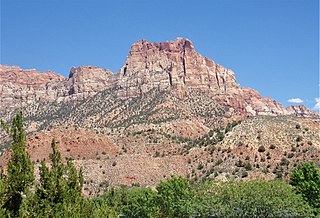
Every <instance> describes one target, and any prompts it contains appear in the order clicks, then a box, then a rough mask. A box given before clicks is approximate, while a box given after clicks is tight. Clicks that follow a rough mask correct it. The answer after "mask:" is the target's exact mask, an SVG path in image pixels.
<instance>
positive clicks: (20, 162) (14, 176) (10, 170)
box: [1, 112, 34, 216]
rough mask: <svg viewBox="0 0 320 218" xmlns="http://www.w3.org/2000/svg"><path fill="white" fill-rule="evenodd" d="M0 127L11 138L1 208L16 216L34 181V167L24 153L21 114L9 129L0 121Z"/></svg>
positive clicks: (24, 143) (24, 137)
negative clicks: (9, 156) (0, 126)
mask: <svg viewBox="0 0 320 218" xmlns="http://www.w3.org/2000/svg"><path fill="white" fill-rule="evenodd" d="M1 124H2V127H3V128H4V129H5V130H6V131H7V133H8V134H10V135H11V137H12V141H13V142H12V145H11V159H10V160H9V162H8V164H7V176H6V179H5V183H6V191H5V193H4V197H3V198H4V201H5V202H4V205H3V207H4V208H5V209H7V210H8V211H10V213H12V214H13V216H17V214H18V212H19V209H20V206H21V203H22V199H23V197H24V196H25V195H26V194H27V192H28V191H29V189H30V187H31V185H32V184H33V181H34V168H33V167H34V166H33V163H32V162H31V160H30V156H29V154H28V152H27V151H26V135H25V131H24V128H23V118H22V112H20V113H18V114H17V115H16V116H15V117H14V118H13V121H12V125H11V127H9V126H8V125H6V124H5V123H4V122H3V121H1Z"/></svg>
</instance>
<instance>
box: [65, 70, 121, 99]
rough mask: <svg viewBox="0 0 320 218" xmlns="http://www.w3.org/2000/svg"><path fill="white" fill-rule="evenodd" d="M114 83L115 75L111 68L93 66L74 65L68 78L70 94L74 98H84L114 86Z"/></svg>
mask: <svg viewBox="0 0 320 218" xmlns="http://www.w3.org/2000/svg"><path fill="white" fill-rule="evenodd" d="M114 83H115V76H114V74H113V73H112V71H110V70H107V69H103V68H99V67H91V66H83V67H73V68H71V70H70V74H69V79H68V84H69V95H70V96H71V97H72V98H73V99H84V98H87V97H89V96H92V95H94V94H96V93H97V92H99V91H101V90H104V89H109V88H112V87H113V86H114Z"/></svg>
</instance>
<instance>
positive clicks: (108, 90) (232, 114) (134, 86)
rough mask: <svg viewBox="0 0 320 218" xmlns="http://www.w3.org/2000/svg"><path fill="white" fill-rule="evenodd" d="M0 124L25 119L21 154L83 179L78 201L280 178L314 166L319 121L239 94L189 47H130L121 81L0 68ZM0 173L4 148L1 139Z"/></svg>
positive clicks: (301, 110)
mask: <svg viewBox="0 0 320 218" xmlns="http://www.w3.org/2000/svg"><path fill="white" fill-rule="evenodd" d="M0 103H1V104H0V119H3V120H5V121H7V122H10V120H11V118H12V117H13V116H14V114H15V113H16V112H18V111H19V110H20V109H21V110H22V111H23V114H24V117H25V126H26V130H27V133H28V151H29V153H30V155H31V158H32V160H33V161H34V162H35V163H36V169H37V167H38V165H39V162H40V161H41V160H48V155H49V152H50V141H51V140H52V138H55V139H56V140H57V143H58V148H59V150H60V151H61V152H62V156H63V158H68V157H71V158H73V159H74V161H75V163H76V165H77V166H78V167H82V168H83V169H84V176H85V180H86V182H85V189H84V192H85V194H86V195H89V196H90V195H91V196H92V195H98V194H101V193H102V192H103V190H105V189H106V188H108V187H109V186H115V185H132V184H134V183H139V184H141V185H150V186H154V185H156V184H157V183H158V182H159V181H160V180H162V179H165V178H167V177H169V176H170V175H182V176H185V177H187V178H189V179H190V180H194V181H197V180H201V179H206V178H211V179H222V180H226V179H229V178H234V179H247V178H254V177H257V176H259V177H261V176H262V177H266V178H274V177H284V178H286V176H287V175H288V173H289V172H290V171H291V169H292V167H294V166H295V165H296V164H297V163H298V162H299V161H305V160H313V161H315V162H316V163H317V164H320V159H319V158H320V155H319V154H320V138H319V137H320V136H319V132H320V127H319V125H320V123H319V120H320V119H319V113H316V112H314V111H311V110H309V109H307V108H306V107H304V106H292V107H289V108H285V107H283V106H282V105H281V104H279V103H277V102H276V101H274V100H273V99H271V98H264V97H262V96H261V95H260V94H259V93H258V92H257V91H255V90H252V89H250V88H244V87H241V86H240V85H239V84H237V83H236V79H235V75H234V73H233V72H232V71H231V70H229V69H226V68H224V67H222V66H220V65H218V64H216V63H215V62H214V61H212V60H210V59H208V58H205V57H203V56H202V55H200V54H199V53H197V52H196V50H195V49H194V46H193V44H192V42H191V41H190V40H187V39H181V38H178V39H177V40H176V41H172V42H163V43H150V42H146V41H144V40H141V41H139V42H137V43H135V44H133V45H132V47H131V50H130V52H129V55H128V57H127V59H126V62H125V64H124V66H123V67H122V68H121V70H120V72H118V73H115V74H114V73H112V72H111V71H109V70H106V69H103V68H99V67H91V66H82V67H77V68H72V69H71V71H70V75H69V78H64V77H62V76H60V75H58V74H55V73H52V72H43V73H40V72H37V71H36V70H23V69H21V68H19V67H11V66H4V65H1V66H0ZM0 143H1V144H0V149H1V154H2V156H1V157H0V165H1V167H4V168H5V164H6V161H7V160H8V158H10V150H8V149H7V148H8V146H9V144H10V138H9V137H8V136H7V135H6V134H5V132H4V131H3V130H2V129H1V130H0Z"/></svg>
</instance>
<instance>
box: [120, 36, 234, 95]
mask: <svg viewBox="0 0 320 218" xmlns="http://www.w3.org/2000/svg"><path fill="white" fill-rule="evenodd" d="M118 87H119V96H121V97H128V96H136V95H139V94H141V93H145V92H147V91H148V90H150V89H152V88H158V89H159V90H164V89H168V88H177V89H178V90H181V91H182V92H183V90H184V88H185V87H191V88H196V89H201V90H203V91H212V92H214V93H215V94H217V95H220V94H226V93H228V92H231V91H232V90H235V89H237V88H238V87H239V85H238V84H237V83H236V80H235V76H234V73H233V72H232V71H231V70H228V69H226V68H224V67H222V66H220V65H218V64H216V63H214V62H213V61H212V60H210V59H208V58H205V57H203V56H201V55H200V54H199V53H197V52H196V51H195V49H194V47H193V44H192V42H191V41H189V40H187V39H182V38H177V40H176V41H172V42H162V43H150V42H147V41H145V40H141V41H138V42H137V43H135V44H133V45H132V47H131V50H130V52H129V55H128V57H127V60H126V63H125V65H124V66H123V67H122V68H121V70H120V76H119V81H118Z"/></svg>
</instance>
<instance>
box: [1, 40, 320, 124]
mask: <svg viewBox="0 0 320 218" xmlns="http://www.w3.org/2000/svg"><path fill="white" fill-rule="evenodd" d="M110 88H114V91H115V93H116V94H117V96H118V97H119V98H128V97H134V96H141V95H142V94H145V93H147V92H148V91H150V90H153V89H157V90H159V91H163V90H174V91H173V92H172V93H173V94H174V95H176V97H178V98H181V99H183V98H185V97H186V95H187V93H188V92H187V90H188V89H196V90H198V91H201V92H202V93H203V94H204V95H207V96H210V97H211V98H212V100H213V101H217V102H219V103H220V104H222V105H223V106H226V107H227V108H229V112H228V116H238V117H245V116H247V115H253V116H255V115H297V116H302V117H310V118H312V117H317V118H318V117H319V115H318V114H317V113H314V112H312V111H310V110H308V109H307V108H302V107H291V108H288V109H286V108H285V107H283V106H282V105H281V104H279V103H277V102H276V101H274V100H272V99H270V98H264V97H262V96H261V95H260V94H259V93H258V92H256V91H255V90H252V89H249V88H243V87H241V86H240V85H239V84H238V83H237V82H236V79H235V75H234V73H233V72H232V70H230V69H226V68H224V67H222V66H220V65H219V64H216V63H215V62H214V61H212V60H210V59H208V58H206V57H203V56H202V55H200V54H199V53H197V52H196V50H195V49H194V46H193V44H192V42H191V41H190V40H187V39H182V38H177V39H176V40H175V41H170V42H161V43H156V42H154V43H150V42H147V41H145V40H140V41H138V42H136V43H134V44H133V45H132V47H131V49H130V52H129V54H128V56H127V59H126V62H125V64H124V65H123V67H122V68H121V70H120V72H119V73H117V74H113V73H112V72H111V71H110V70H107V69H103V68H99V67H92V66H81V67H74V68H72V69H71V70H70V75H69V78H64V77H62V76H60V75H58V74H55V73H53V72H50V71H49V72H37V71H36V70H33V69H32V70H23V69H21V68H19V67H11V66H4V65H0V103H1V104H0V115H3V114H5V113H6V112H7V111H12V109H15V108H19V107H23V106H25V105H28V104H31V103H34V102H54V101H56V102H68V101H79V100H83V99H86V98H88V97H90V96H93V95H95V94H96V93H98V92H99V91H102V90H105V89H110Z"/></svg>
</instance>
